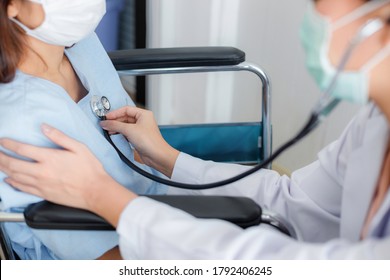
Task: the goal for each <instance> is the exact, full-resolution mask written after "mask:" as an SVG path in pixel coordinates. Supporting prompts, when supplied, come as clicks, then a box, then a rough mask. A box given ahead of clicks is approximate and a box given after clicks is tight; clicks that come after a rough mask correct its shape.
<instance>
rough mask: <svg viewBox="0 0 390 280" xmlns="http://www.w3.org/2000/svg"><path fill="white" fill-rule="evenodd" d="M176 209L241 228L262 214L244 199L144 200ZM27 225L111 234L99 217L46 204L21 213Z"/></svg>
mask: <svg viewBox="0 0 390 280" xmlns="http://www.w3.org/2000/svg"><path fill="white" fill-rule="evenodd" d="M147 197H149V198H151V199H154V200H157V201H160V202H162V203H166V204H168V205H170V206H172V207H175V208H179V209H181V210H183V211H185V212H187V213H189V214H191V215H193V216H195V217H197V218H203V219H221V220H225V221H229V222H231V223H234V224H236V225H238V226H240V227H242V228H247V227H250V226H254V225H258V224H260V223H261V216H262V210H261V208H260V206H258V205H257V204H256V203H255V202H254V201H253V200H251V199H249V198H246V197H225V196H158V195H150V196H147ZM24 217H25V221H26V223H27V225H28V226H29V227H31V228H35V229H67V230H113V227H112V226H111V225H110V224H109V223H107V222H106V221H105V220H104V219H103V218H101V217H99V216H98V215H96V214H94V213H92V212H89V211H86V210H82V209H76V208H71V207H66V206H62V205H57V204H53V203H50V202H48V201H42V202H39V203H35V204H32V205H30V206H28V207H27V208H26V210H25V211H24Z"/></svg>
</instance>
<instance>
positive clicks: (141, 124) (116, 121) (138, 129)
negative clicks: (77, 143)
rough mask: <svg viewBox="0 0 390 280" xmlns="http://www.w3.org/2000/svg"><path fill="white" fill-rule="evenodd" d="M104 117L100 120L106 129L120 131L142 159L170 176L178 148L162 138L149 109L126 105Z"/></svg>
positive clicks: (113, 131) (111, 131)
mask: <svg viewBox="0 0 390 280" xmlns="http://www.w3.org/2000/svg"><path fill="white" fill-rule="evenodd" d="M106 117H107V120H106V121H102V122H101V126H102V127H103V128H104V129H105V130H107V131H109V132H110V133H120V134H123V135H124V136H125V137H126V138H127V140H128V141H129V142H130V143H131V144H132V145H133V146H134V147H135V150H136V151H137V152H138V154H139V156H140V159H141V161H142V162H144V163H145V164H147V165H149V166H150V167H153V168H155V169H157V170H158V171H160V172H161V173H163V174H164V175H166V176H167V177H171V175H172V171H173V167H174V165H175V162H176V159H177V157H178V155H179V151H177V150H175V149H174V148H172V147H171V146H170V145H169V144H168V143H167V142H166V141H165V140H164V138H163V137H162V135H161V133H160V129H159V128H158V125H157V123H156V121H155V119H154V116H153V113H152V112H151V111H148V110H144V109H140V108H136V107H132V106H126V107H123V108H120V109H118V110H115V111H112V112H110V113H108V114H107V116H106Z"/></svg>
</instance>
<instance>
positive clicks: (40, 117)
mask: <svg viewBox="0 0 390 280" xmlns="http://www.w3.org/2000/svg"><path fill="white" fill-rule="evenodd" d="M66 55H67V57H68V58H69V60H70V61H71V63H72V65H73V67H74V69H75V71H76V73H77V74H78V76H79V78H80V80H81V82H82V83H83V85H84V86H85V88H86V89H87V90H88V95H87V96H86V97H85V98H83V99H82V100H81V101H80V102H79V103H78V104H76V103H75V102H74V101H73V100H72V99H71V98H70V97H69V95H68V94H67V93H66V92H65V90H64V89H63V88H61V87H60V86H58V85H56V84H54V83H52V82H50V81H47V80H44V79H40V78H36V77H33V76H30V75H27V74H24V73H22V72H20V71H18V72H17V74H16V77H15V79H14V81H13V82H11V83H9V84H0V96H1V100H2V101H1V103H0V137H10V138H13V139H16V140H19V141H23V142H25V143H29V144H34V145H39V146H47V147H53V143H51V142H50V141H49V140H48V139H47V138H45V136H44V135H43V134H42V133H41V130H40V126H41V124H42V123H47V124H49V125H52V126H54V127H56V128H58V129H60V130H62V131H63V132H64V133H66V134H67V135H69V136H71V137H73V138H75V139H77V140H78V141H81V142H83V143H85V144H86V145H87V146H88V147H89V148H90V149H91V151H92V152H93V153H94V154H95V155H96V156H97V157H98V158H99V160H100V161H101V162H102V163H103V164H104V167H105V169H106V170H107V172H108V173H109V174H110V175H111V176H112V177H113V178H115V179H116V180H117V181H118V182H119V183H120V184H122V185H125V186H127V187H128V188H130V189H132V190H134V191H135V192H136V193H139V194H164V193H166V187H165V186H161V185H157V184H156V183H153V182H151V181H149V180H147V179H144V178H143V177H141V176H140V175H138V174H135V173H134V172H132V171H130V170H129V169H128V167H127V166H126V165H125V164H124V163H122V161H121V160H120V159H119V157H118V156H117V154H116V152H115V150H114V149H113V148H112V147H111V145H110V144H109V143H108V142H107V141H106V140H105V138H104V136H103V135H102V130H101V128H100V126H99V124H98V123H99V120H98V119H97V118H96V116H95V115H94V114H93V113H92V111H91V109H90V105H89V101H90V99H91V96H93V95H99V96H102V95H104V96H106V97H107V98H108V99H109V101H110V103H111V107H112V108H113V109H116V108H120V107H122V106H125V105H133V102H132V101H131V99H130V98H129V97H128V95H127V93H126V92H125V90H124V89H123V87H122V85H121V83H120V80H119V78H118V75H117V73H116V71H115V69H114V67H113V66H112V64H111V61H110V60H109V58H108V56H107V54H106V52H105V50H104V49H103V47H102V45H101V44H100V42H99V40H98V38H97V36H96V35H95V34H92V35H90V36H89V37H88V38H86V39H84V40H83V41H81V42H79V43H78V44H76V45H74V46H73V47H72V48H69V49H67V50H66ZM113 138H114V141H115V142H116V143H117V145H118V147H119V148H120V149H121V150H122V151H123V152H124V154H126V155H128V156H129V157H130V158H133V155H132V151H131V149H130V147H129V145H128V143H127V142H126V140H125V139H124V137H123V136H121V135H117V136H114V137H113ZM4 178H5V175H4V174H3V173H0V197H1V208H2V210H6V211H11V212H18V211H23V208H24V207H25V206H26V205H28V204H30V203H33V202H37V201H39V200H40V199H39V198H37V197H34V196H31V195H28V194H25V193H22V192H19V191H16V190H15V189H13V188H12V187H10V186H9V185H7V184H5V183H4V181H3V179H4ZM5 228H6V230H7V232H8V234H9V236H10V238H11V241H12V243H13V248H14V250H15V251H16V252H17V254H18V255H19V256H20V258H22V259H95V258H97V257H99V256H100V255H101V254H103V253H104V252H106V251H107V250H109V249H111V248H112V247H114V246H115V245H117V244H118V236H117V234H116V232H115V231H66V230H65V231H64V230H63V231H57V230H50V231H49V230H33V229H30V228H29V227H27V226H26V225H25V224H24V223H7V224H5Z"/></svg>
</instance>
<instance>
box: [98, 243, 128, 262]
mask: <svg viewBox="0 0 390 280" xmlns="http://www.w3.org/2000/svg"><path fill="white" fill-rule="evenodd" d="M97 260H123V258H122V256H121V254H120V252H119V247H118V246H116V247H114V248H112V249H111V250H108V251H107V252H105V253H104V254H103V255H101V256H100V257H99V258H97Z"/></svg>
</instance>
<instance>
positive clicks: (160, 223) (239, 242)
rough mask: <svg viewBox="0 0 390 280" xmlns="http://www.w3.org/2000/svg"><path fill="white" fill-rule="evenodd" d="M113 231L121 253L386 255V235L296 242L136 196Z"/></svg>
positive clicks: (260, 228) (132, 256) (278, 256)
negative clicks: (117, 239)
mask: <svg viewBox="0 0 390 280" xmlns="http://www.w3.org/2000/svg"><path fill="white" fill-rule="evenodd" d="M117 232H118V233H119V235H120V241H119V242H120V249H121V254H122V256H123V257H124V258H125V259H389V258H390V251H389V250H387V249H386V248H389V245H390V238H385V239H379V240H374V239H368V240H365V241H364V242H360V243H350V242H348V241H345V240H341V239H334V240H333V241H328V242H326V243H322V244H318V243H317V244H315V243H300V242H298V241H296V240H294V239H291V238H289V237H287V236H285V235H282V234H281V233H279V232H276V231H274V230H273V229H271V228H268V227H267V226H256V227H251V228H248V229H246V230H243V229H241V228H239V227H237V226H235V225H233V224H230V223H228V222H224V221H220V220H201V219H196V218H194V217H192V216H190V215H189V214H187V213H184V212H182V211H180V210H177V209H174V208H172V207H170V206H167V205H164V204H162V203H159V202H156V201H153V200H151V199H149V198H145V197H139V198H137V199H135V200H134V201H133V202H131V203H129V204H128V205H127V207H126V208H125V210H124V211H123V212H122V214H121V217H120V220H119V225H118V228H117Z"/></svg>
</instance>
